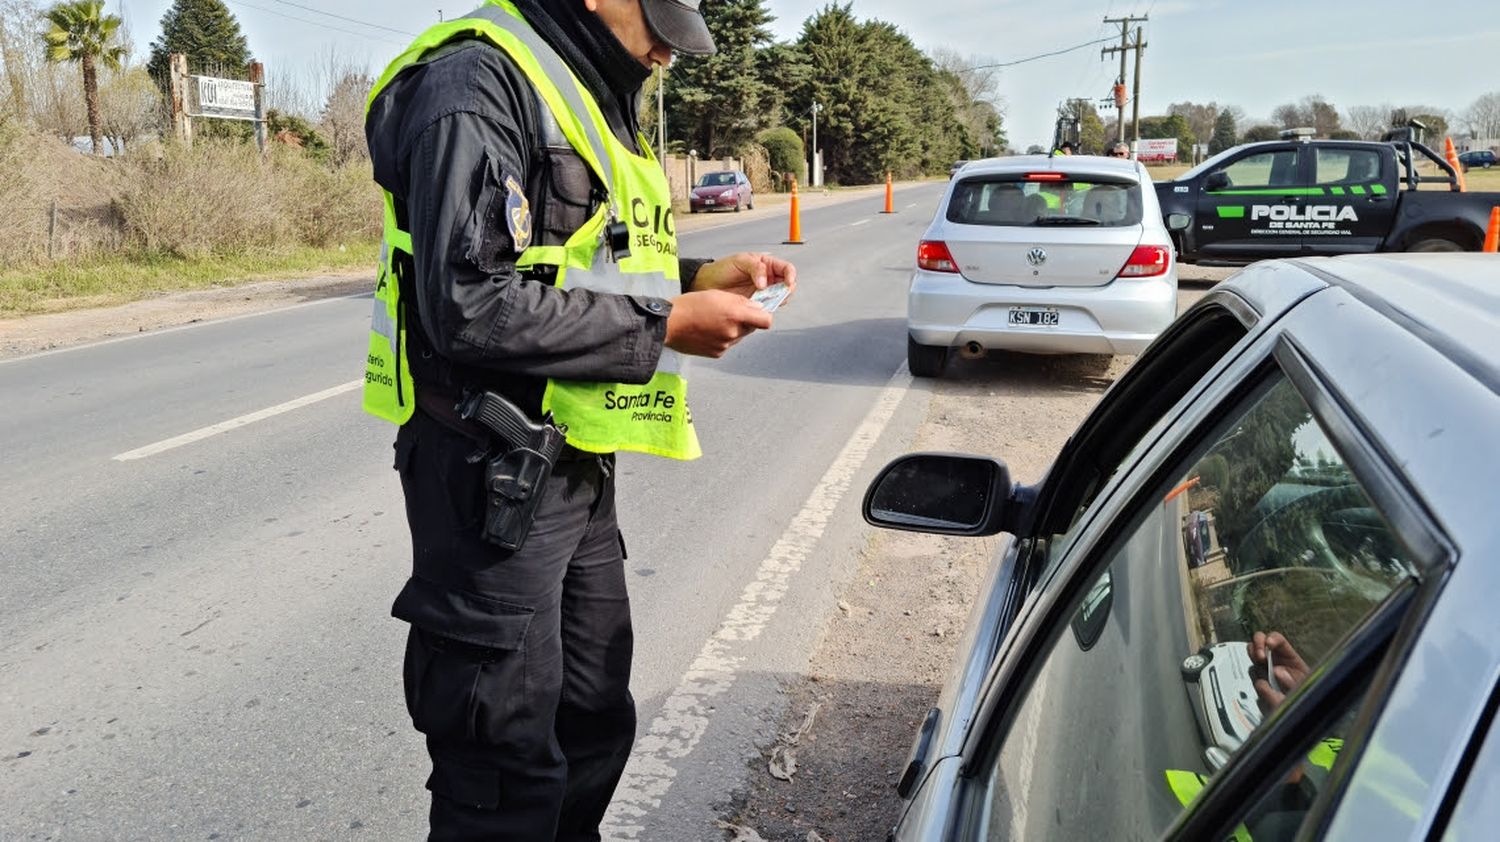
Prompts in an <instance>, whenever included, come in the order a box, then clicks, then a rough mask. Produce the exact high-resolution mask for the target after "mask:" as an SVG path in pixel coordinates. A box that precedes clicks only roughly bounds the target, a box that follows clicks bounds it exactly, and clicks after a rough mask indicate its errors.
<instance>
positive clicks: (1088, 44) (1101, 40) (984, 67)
mask: <svg viewBox="0 0 1500 842" xmlns="http://www.w3.org/2000/svg"><path fill="white" fill-rule="evenodd" d="M1113 40H1114V39H1113V38H1098V39H1095V40H1093V41H1088V42H1085V43H1083V44H1077V45H1075V46H1072V47H1067V48H1065V49H1061V50H1053V51H1052V52H1050V53H1042V54H1041V55H1036V56H1030V57H1029V58H1018V59H1016V60H1015V61H1002V62H998V63H996V64H976V65H974V66H973V67H965V68H963V69H964V70H989V69H990V68H992V67H1014V66H1016V65H1018V64H1025V63H1027V62H1029V61H1038V60H1040V59H1044V58H1052V57H1053V56H1060V55H1064V54H1066V53H1071V52H1073V51H1074V50H1081V49H1083V48H1084V47H1092V46H1094V45H1095V44H1104V43H1107V42H1109V41H1113Z"/></svg>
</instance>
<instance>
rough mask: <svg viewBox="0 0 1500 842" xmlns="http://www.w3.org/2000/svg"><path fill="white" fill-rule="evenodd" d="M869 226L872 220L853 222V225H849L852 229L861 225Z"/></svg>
mask: <svg viewBox="0 0 1500 842" xmlns="http://www.w3.org/2000/svg"><path fill="white" fill-rule="evenodd" d="M869 224H870V220H868V219H861V220H860V221H858V222H851V223H849V227H850V228H854V227H856V226H859V225H869Z"/></svg>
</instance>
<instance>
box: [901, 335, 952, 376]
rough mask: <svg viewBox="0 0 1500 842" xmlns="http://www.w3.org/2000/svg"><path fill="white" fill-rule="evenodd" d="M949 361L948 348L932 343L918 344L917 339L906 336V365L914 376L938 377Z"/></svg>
mask: <svg viewBox="0 0 1500 842" xmlns="http://www.w3.org/2000/svg"><path fill="white" fill-rule="evenodd" d="M947 363H948V349H947V348H935V347H933V346H931V345H918V344H917V340H915V339H912V338H911V337H910V336H907V337H906V367H907V368H908V369H909V370H910V371H911V376H912V377H937V376H939V375H941V374H942V373H943V366H944V365H946V364H947Z"/></svg>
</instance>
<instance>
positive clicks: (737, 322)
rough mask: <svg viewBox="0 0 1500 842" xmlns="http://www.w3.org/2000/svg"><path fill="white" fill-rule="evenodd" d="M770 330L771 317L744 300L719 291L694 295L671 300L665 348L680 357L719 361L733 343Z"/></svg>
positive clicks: (695, 292) (700, 292)
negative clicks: (757, 332) (761, 331)
mask: <svg viewBox="0 0 1500 842" xmlns="http://www.w3.org/2000/svg"><path fill="white" fill-rule="evenodd" d="M770 326H771V314H770V313H767V312H766V311H765V310H762V309H761V307H760V305H758V304H754V303H752V302H751V301H750V299H748V298H745V297H744V296H741V295H736V294H735V293H733V292H725V291H724V290H720V289H709V290H702V291H694V292H689V293H685V294H683V295H679V296H677V297H676V298H674V299H672V313H671V315H669V316H667V340H666V345H667V347H668V348H671V349H672V350H674V351H676V352H678V353H680V354H691V355H693V356H696V357H713V358H715V359H717V358H719V357H722V356H724V352H726V351H728V350H729V349H730V348H731V347H733V346H734V343H736V342H738V341H740V340H741V339H743V338H745V337H746V336H748V335H750V334H751V333H753V332H754V331H756V330H764V329H766V328H769V327H770Z"/></svg>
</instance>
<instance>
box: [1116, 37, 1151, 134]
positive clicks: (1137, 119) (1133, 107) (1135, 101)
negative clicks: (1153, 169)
mask: <svg viewBox="0 0 1500 842" xmlns="http://www.w3.org/2000/svg"><path fill="white" fill-rule="evenodd" d="M1145 51H1146V41H1145V33H1144V32H1143V31H1142V29H1141V28H1140V27H1139V26H1137V27H1136V28H1135V92H1134V93H1132V94H1131V95H1130V125H1131V133H1132V134H1134V135H1135V141H1134V142H1133V143H1131V145H1130V148H1131V149H1139V148H1140V145H1141V53H1143V52H1145ZM1124 115H1125V109H1123V108H1121V109H1120V116H1121V117H1123V116H1124Z"/></svg>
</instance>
